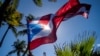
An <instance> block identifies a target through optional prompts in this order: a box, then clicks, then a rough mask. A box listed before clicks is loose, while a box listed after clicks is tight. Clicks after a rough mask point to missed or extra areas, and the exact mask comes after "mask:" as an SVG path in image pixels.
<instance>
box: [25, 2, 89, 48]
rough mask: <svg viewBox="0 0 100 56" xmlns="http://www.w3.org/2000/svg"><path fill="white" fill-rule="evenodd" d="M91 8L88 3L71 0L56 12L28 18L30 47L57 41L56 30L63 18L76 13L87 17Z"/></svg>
mask: <svg viewBox="0 0 100 56" xmlns="http://www.w3.org/2000/svg"><path fill="white" fill-rule="evenodd" d="M81 8H82V9H81ZM84 8H85V9H84ZM89 9H90V5H88V4H80V3H79V1H78V0H69V1H68V2H67V3H66V4H65V5H64V6H62V7H61V8H60V9H59V10H58V11H57V12H56V13H55V14H48V15H45V16H42V17H41V18H39V19H37V20H27V26H28V41H29V49H30V50H33V49H35V48H37V47H39V46H40V45H42V44H48V43H53V42H55V41H56V40H57V36H56V31H57V29H58V27H59V25H60V23H61V22H62V21H63V20H66V19H69V18H70V17H73V16H76V15H83V16H84V17H87V16H88V13H89V12H88V11H89Z"/></svg>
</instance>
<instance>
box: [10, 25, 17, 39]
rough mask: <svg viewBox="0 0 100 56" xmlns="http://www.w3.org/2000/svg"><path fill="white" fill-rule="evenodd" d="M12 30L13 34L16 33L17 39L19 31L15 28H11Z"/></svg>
mask: <svg viewBox="0 0 100 56" xmlns="http://www.w3.org/2000/svg"><path fill="white" fill-rule="evenodd" d="M10 29H11V30H12V32H13V33H14V35H15V36H16V37H17V29H16V28H15V27H12V26H11V27H10Z"/></svg>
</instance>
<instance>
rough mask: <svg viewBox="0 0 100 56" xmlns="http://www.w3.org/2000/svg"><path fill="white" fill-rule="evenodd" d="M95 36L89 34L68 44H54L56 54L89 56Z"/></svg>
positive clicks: (58, 55)
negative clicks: (85, 37) (83, 38)
mask: <svg viewBox="0 0 100 56" xmlns="http://www.w3.org/2000/svg"><path fill="white" fill-rule="evenodd" d="M94 42H95V36H94V35H91V36H89V37H88V38H87V39H85V40H82V41H79V42H77V43H75V42H72V43H70V44H69V45H63V46H62V47H61V46H57V45H56V46H54V48H55V52H56V55H57V56H91V54H92V49H93V45H94Z"/></svg>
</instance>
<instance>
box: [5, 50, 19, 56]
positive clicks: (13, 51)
mask: <svg viewBox="0 0 100 56" xmlns="http://www.w3.org/2000/svg"><path fill="white" fill-rule="evenodd" d="M16 51H17V50H12V51H10V52H9V53H8V54H7V56H9V55H11V54H13V53H15V52H16Z"/></svg>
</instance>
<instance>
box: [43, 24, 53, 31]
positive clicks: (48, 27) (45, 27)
mask: <svg viewBox="0 0 100 56" xmlns="http://www.w3.org/2000/svg"><path fill="white" fill-rule="evenodd" d="M41 26H42V27H43V29H44V30H49V31H50V30H51V29H50V26H48V25H44V24H41Z"/></svg>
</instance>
